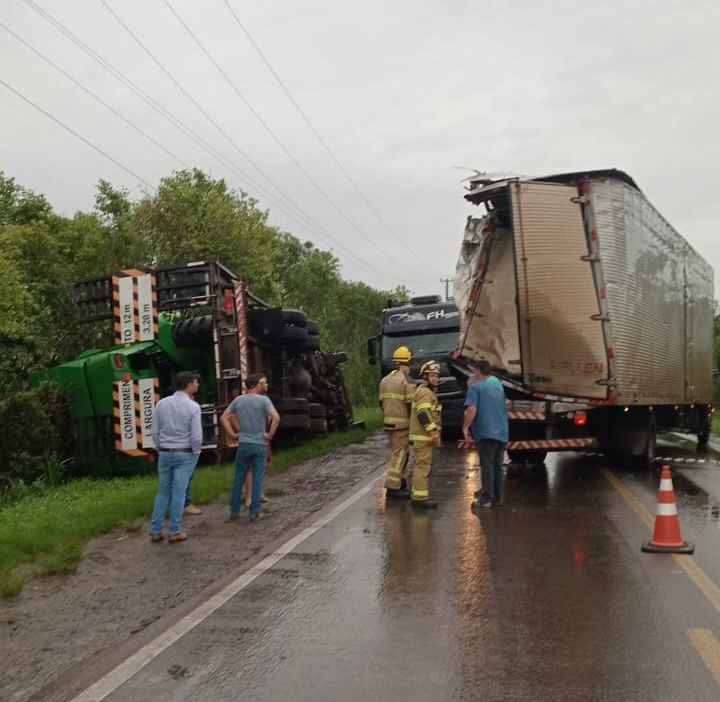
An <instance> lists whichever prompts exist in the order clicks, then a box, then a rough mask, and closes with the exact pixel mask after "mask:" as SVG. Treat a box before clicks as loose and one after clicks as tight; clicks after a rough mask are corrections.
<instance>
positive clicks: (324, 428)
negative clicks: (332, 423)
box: [310, 418, 328, 434]
mask: <svg viewBox="0 0 720 702" xmlns="http://www.w3.org/2000/svg"><path fill="white" fill-rule="evenodd" d="M310 431H312V432H313V434H327V432H328V423H327V419H316V418H311V419H310Z"/></svg>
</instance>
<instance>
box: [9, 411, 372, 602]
mask: <svg viewBox="0 0 720 702" xmlns="http://www.w3.org/2000/svg"><path fill="white" fill-rule="evenodd" d="M356 418H357V419H358V420H362V421H364V422H365V428H356V429H349V430H348V431H346V432H344V433H335V434H331V435H329V436H327V437H324V438H322V439H318V440H316V441H313V442H311V443H308V444H305V445H302V446H298V447H296V448H291V449H287V450H284V451H281V452H278V453H276V454H274V455H273V461H272V464H271V466H270V469H269V472H270V474H271V475H273V474H278V473H282V472H284V471H286V470H287V469H288V468H290V467H291V466H293V465H296V464H297V463H300V462H301V461H305V460H308V459H310V458H315V457H316V456H321V455H323V454H325V453H327V452H329V451H331V450H332V449H334V448H336V447H338V446H343V445H346V444H350V443H356V442H359V441H363V440H364V439H366V438H367V437H368V436H369V435H370V434H372V433H373V432H375V431H377V430H378V429H379V428H380V427H381V426H382V416H381V415H380V412H379V410H378V409H376V408H373V409H371V410H358V411H357V412H356ZM233 474H234V467H233V466H232V465H231V464H226V465H218V466H206V467H203V468H200V469H199V470H198V471H197V473H196V476H195V479H194V481H193V501H194V502H196V503H198V504H205V503H208V502H211V501H213V500H215V499H217V498H218V497H221V496H224V495H226V494H229V492H230V488H231V485H232V479H233ZM156 490H157V478H155V477H154V476H141V477H134V478H115V479H113V480H90V479H83V480H74V481H71V482H68V483H65V484H62V485H56V486H51V485H49V484H48V483H47V482H39V483H36V484H35V485H32V486H27V485H17V486H16V487H15V488H14V494H12V495H5V496H4V497H0V595H3V596H12V595H16V594H18V593H19V592H20V591H21V590H22V588H23V586H24V584H25V583H26V582H27V581H28V580H30V579H32V578H33V577H37V576H41V575H50V574H62V573H69V572H72V571H73V570H74V569H75V567H76V565H77V563H78V561H79V560H80V557H81V555H82V550H83V547H84V545H85V544H86V543H87V541H88V540H89V539H90V538H92V537H93V536H97V535H99V534H103V533H107V532H109V531H112V530H113V529H126V530H128V531H138V530H139V529H141V528H142V527H143V524H144V521H145V519H146V518H147V517H149V515H150V512H151V511H152V505H153V500H154V497H155V492H156ZM268 494H269V495H271V496H272V495H273V494H274V493H273V492H272V491H269V493H268ZM275 494H277V493H275Z"/></svg>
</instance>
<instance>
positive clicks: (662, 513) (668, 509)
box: [655, 502, 678, 517]
mask: <svg viewBox="0 0 720 702" xmlns="http://www.w3.org/2000/svg"><path fill="white" fill-rule="evenodd" d="M677 513H678V511H677V505H676V504H675V503H674V502H672V503H670V504H667V503H666V502H658V506H657V512H655V514H656V515H657V516H658V517H675V516H677Z"/></svg>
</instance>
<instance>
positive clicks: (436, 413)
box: [410, 381, 442, 442]
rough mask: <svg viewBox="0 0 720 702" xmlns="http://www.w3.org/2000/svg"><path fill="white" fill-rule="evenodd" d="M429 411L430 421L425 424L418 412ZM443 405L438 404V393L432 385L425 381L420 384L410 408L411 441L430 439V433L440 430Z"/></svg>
mask: <svg viewBox="0 0 720 702" xmlns="http://www.w3.org/2000/svg"><path fill="white" fill-rule="evenodd" d="M423 411H425V412H427V414H428V415H429V416H430V422H428V423H427V424H423V423H422V422H421V421H420V417H419V416H418V414H419V413H420V412H423ZM441 414H442V406H441V405H440V404H438V399H437V395H436V394H435V393H434V392H433V391H432V390H431V389H430V386H429V385H428V384H427V383H426V382H425V381H423V382H422V383H420V385H418V387H417V390H416V391H415V394H414V395H413V399H412V406H411V409H410V441H416V442H423V441H430V434H431V432H434V431H440V429H441V427H442V422H441Z"/></svg>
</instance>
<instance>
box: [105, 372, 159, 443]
mask: <svg viewBox="0 0 720 702" xmlns="http://www.w3.org/2000/svg"><path fill="white" fill-rule="evenodd" d="M157 401H158V379H157V378H140V379H138V380H135V381H133V380H118V381H117V382H116V383H115V389H114V391H113V402H114V405H115V408H114V429H115V448H116V450H117V451H120V452H121V453H126V454H128V455H130V456H142V455H145V454H147V451H148V449H152V448H155V442H154V441H153V437H152V423H153V414H154V413H155V405H156V404H157Z"/></svg>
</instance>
